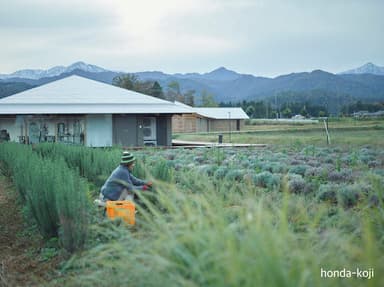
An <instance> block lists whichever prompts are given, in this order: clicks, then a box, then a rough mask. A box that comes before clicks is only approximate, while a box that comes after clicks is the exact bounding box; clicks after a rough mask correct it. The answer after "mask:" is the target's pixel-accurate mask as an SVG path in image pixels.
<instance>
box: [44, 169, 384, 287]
mask: <svg viewBox="0 0 384 287" xmlns="http://www.w3.org/2000/svg"><path fill="white" fill-rule="evenodd" d="M191 176H194V175H191ZM200 179H201V181H200V182H199V185H198V186H197V185H196V186H194V187H192V186H191V189H188V190H189V191H188V192H186V191H185V190H184V191H183V192H181V191H179V190H178V188H177V186H176V185H171V184H165V183H160V182H156V186H157V190H158V194H157V204H156V205H153V204H151V203H150V202H149V201H148V200H146V198H145V197H142V196H141V200H142V202H144V203H145V204H146V208H145V209H143V208H140V207H139V213H138V215H137V225H138V226H137V229H127V228H124V227H121V226H120V227H119V226H117V225H114V224H107V225H106V226H98V227H94V231H93V236H94V237H95V239H97V240H98V242H99V244H98V245H97V246H95V247H94V248H93V249H91V250H89V251H88V252H85V253H82V254H81V257H80V256H79V257H75V258H73V259H72V260H71V261H70V262H68V264H67V266H66V271H67V272H68V273H67V275H68V276H66V277H65V280H63V281H60V282H54V283H52V285H56V286H252V287H253V286H295V287H297V286H383V285H384V278H383V276H381V274H383V272H384V263H383V262H384V256H383V254H384V252H383V251H384V243H383V238H384V237H383V232H382V231H383V230H384V222H383V220H382V219H383V215H384V214H383V209H382V207H379V208H367V207H365V205H361V206H358V207H357V208H356V209H354V210H352V209H343V208H341V207H337V206H330V205H327V204H324V203H321V204H319V203H318V202H316V201H315V200H314V199H309V198H305V197H302V196H298V195H295V194H289V193H288V191H287V187H286V183H282V184H283V187H282V190H283V192H278V191H271V192H269V193H265V192H263V191H260V190H258V189H255V188H253V186H251V185H248V186H247V185H242V193H241V195H239V192H238V191H235V189H233V190H228V191H227V192H225V193H224V192H220V190H221V187H220V186H215V185H213V184H212V183H211V182H210V181H209V179H208V178H205V177H204V176H201V177H200ZM224 181H225V180H223V181H222V183H223V185H225V186H229V185H226V183H225V182H224ZM196 187H198V190H196ZM357 267H359V268H360V269H363V268H366V269H368V268H374V269H375V274H376V276H375V277H374V278H373V279H370V280H364V279H357V278H350V279H347V278H338V279H337V278H336V279H330V278H321V276H320V270H321V268H323V269H326V270H340V269H343V268H346V269H349V270H356V268H357Z"/></svg>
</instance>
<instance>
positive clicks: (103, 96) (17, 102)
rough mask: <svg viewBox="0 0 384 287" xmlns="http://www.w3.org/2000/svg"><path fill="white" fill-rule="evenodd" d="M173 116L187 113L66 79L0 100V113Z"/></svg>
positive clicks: (110, 88)
mask: <svg viewBox="0 0 384 287" xmlns="http://www.w3.org/2000/svg"><path fill="white" fill-rule="evenodd" d="M115 113H124V114H149V113H159V114H176V113H190V111H189V110H188V109H186V108H184V107H181V106H178V105H176V104H174V103H172V102H168V101H165V100H162V99H158V98H155V97H151V96H147V95H144V94H141V93H137V92H133V91H129V90H126V89H122V88H119V87H116V86H113V85H109V84H105V83H101V82H97V81H94V80H90V79H87V78H83V77H80V76H70V77H67V78H64V79H61V80H57V81H54V82H51V83H48V84H46V85H42V86H39V87H36V88H33V89H30V90H27V91H24V92H21V93H18V94H15V95H12V96H9V97H6V98H3V99H0V114H115Z"/></svg>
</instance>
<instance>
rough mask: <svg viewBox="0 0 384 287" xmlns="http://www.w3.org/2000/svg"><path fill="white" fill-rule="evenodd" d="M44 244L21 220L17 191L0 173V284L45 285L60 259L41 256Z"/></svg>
mask: <svg viewBox="0 0 384 287" xmlns="http://www.w3.org/2000/svg"><path fill="white" fill-rule="evenodd" d="M43 246H44V243H43V241H42V239H41V238H40V236H39V234H38V233H37V231H33V230H32V229H31V228H28V227H27V226H26V224H25V222H24V221H23V218H22V214H21V206H20V204H18V203H17V192H16V191H15V190H13V187H12V185H11V183H10V182H9V181H8V180H7V179H6V178H5V177H4V176H2V175H0V287H15V286H42V285H44V283H46V282H47V280H49V277H50V276H52V273H53V271H54V269H55V267H56V266H57V264H58V261H59V259H58V258H51V259H50V260H43V258H42V257H41V255H40V254H41V252H40V251H41V248H43Z"/></svg>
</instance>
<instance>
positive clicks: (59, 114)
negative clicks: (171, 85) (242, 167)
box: [0, 76, 190, 147]
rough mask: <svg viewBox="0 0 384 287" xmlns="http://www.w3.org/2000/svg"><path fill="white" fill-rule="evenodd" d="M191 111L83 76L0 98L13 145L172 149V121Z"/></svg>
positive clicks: (0, 125)
mask: <svg viewBox="0 0 384 287" xmlns="http://www.w3.org/2000/svg"><path fill="white" fill-rule="evenodd" d="M189 112H190V111H189V110H188V109H186V108H184V107H182V106H179V105H176V104H174V103H172V102H168V101H165V100H162V99H158V98H155V97H151V96H147V95H144V94H140V93H137V92H133V91H129V90H126V89H122V88H119V87H116V86H112V85H109V84H105V83H101V82H97V81H94V80H90V79H87V78H84V77H80V76H69V77H67V78H64V79H61V80H57V81H54V82H51V83H49V84H46V85H42V86H39V87H36V88H33V89H30V90H27V91H24V92H21V93H18V94H15V95H12V96H9V97H6V98H3V99H0V130H1V131H3V133H4V134H7V135H9V136H8V138H9V140H10V141H16V142H20V143H28V144H34V143H39V142H62V143H68V144H82V145H85V146H90V147H107V146H112V145H121V146H144V145H150V146H157V145H161V146H170V145H172V116H173V115H175V114H185V113H189Z"/></svg>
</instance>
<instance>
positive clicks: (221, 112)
mask: <svg viewBox="0 0 384 287" xmlns="http://www.w3.org/2000/svg"><path fill="white" fill-rule="evenodd" d="M175 104H176V105H178V106H180V107H183V108H185V109H187V110H189V113H185V114H182V115H174V116H173V117H172V131H173V132H174V133H195V132H222V131H240V130H241V129H242V128H244V122H245V120H246V119H249V117H248V115H247V114H246V113H245V112H244V111H243V109H242V108H194V107H190V106H187V105H185V104H183V103H180V102H175Z"/></svg>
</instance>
